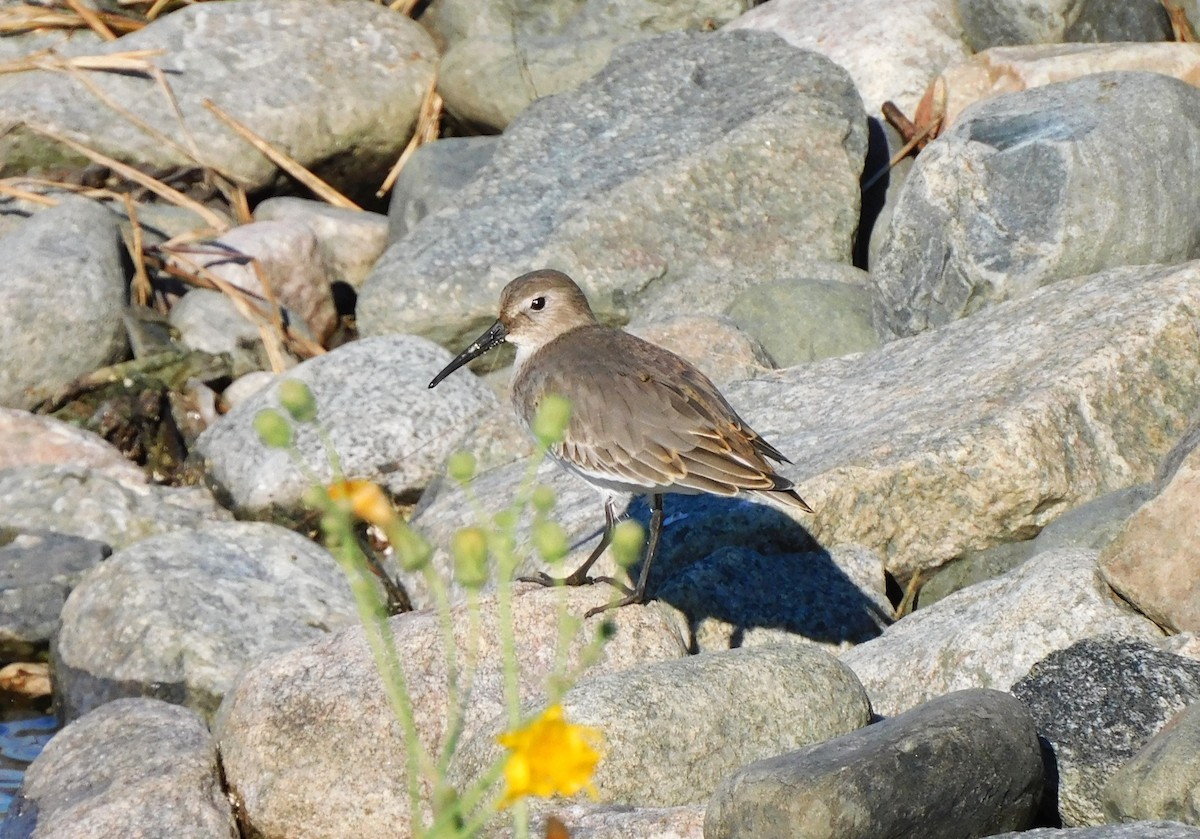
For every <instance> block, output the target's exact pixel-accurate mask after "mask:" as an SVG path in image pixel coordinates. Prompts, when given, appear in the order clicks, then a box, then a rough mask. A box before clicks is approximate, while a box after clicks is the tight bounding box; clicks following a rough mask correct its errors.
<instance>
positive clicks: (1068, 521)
mask: <svg viewBox="0 0 1200 839" xmlns="http://www.w3.org/2000/svg"><path fill="white" fill-rule="evenodd" d="M1153 496H1154V487H1153V486H1152V485H1151V484H1139V485H1138V486H1134V487H1129V488H1128V489H1119V490H1117V491H1116V492H1110V493H1108V494H1107V495H1101V496H1100V497H1099V498H1094V499H1092V500H1091V501H1088V502H1086V503H1084V504H1080V505H1079V506H1078V507H1076V508H1075V509H1074V510H1071V511H1070V512H1066V513H1063V514H1062V515H1061V516H1060V517H1058V518H1057V519H1055V520H1054V521H1052V522H1050V523H1049V524H1048V525H1046V526H1045V528H1043V529H1042V532H1041V533H1039V534H1038V535H1037V536H1036V537H1035V538H1033V539H1027V540H1025V541H1023V542H1006V543H1004V544H1002V545H995V546H994V547H991V548H986V549H984V550H982V551H967V552H966V553H965V554H964V555H963V557H962V558H961V559H957V560H955V561H954V562H951V563H949V564H947V565H944V566H942V567H941V568H939V569H938V570H937V572H936V573H935V574H934V576H933V577H931V578H930V579H929V581H928V582H926V583H923V584H922V585H921V590H920V600H919V601H918V602H919V605H920V606H921V607H925V606H929V605H932V604H933V603H936V602H937V601H938V600H941V599H942V598H943V597H945V596H946V595H947V594H951V593H953V592H955V591H958V590H959V589H961V588H966V587H967V586H969V585H973V584H974V583H979V582H982V581H984V580H990V579H992V578H993V577H999V576H1000V575H1001V574H1003V573H1005V572H1007V571H1011V570H1012V569H1013V568H1016V567H1017V566H1018V565H1020V564H1021V563H1022V562H1025V560H1027V559H1029V558H1030V557H1031V556H1034V555H1036V554H1039V553H1042V552H1044V551H1052V550H1057V549H1059V548H1093V549H1095V550H1098V551H1099V550H1103V549H1104V548H1105V546H1107V545H1108V543H1109V542H1111V541H1112V540H1113V538H1114V537H1115V536H1116V535H1117V534H1118V533H1119V532H1120V531H1121V528H1122V527H1124V525H1125V520H1126V519H1128V518H1129V517H1130V516H1131V515H1132V514H1133V513H1134V511H1135V510H1137V509H1138V508H1139V507H1141V506H1142V505H1143V504H1144V503H1146V501H1147V500H1148V499H1150V498H1152V497H1153Z"/></svg>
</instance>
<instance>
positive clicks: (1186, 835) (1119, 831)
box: [991, 821, 1200, 839]
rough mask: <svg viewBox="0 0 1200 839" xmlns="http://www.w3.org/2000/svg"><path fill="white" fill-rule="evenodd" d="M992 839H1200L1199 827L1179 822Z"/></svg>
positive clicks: (1104, 826)
mask: <svg viewBox="0 0 1200 839" xmlns="http://www.w3.org/2000/svg"><path fill="white" fill-rule="evenodd" d="M991 839H1200V827H1188V826H1187V825H1185V824H1180V823H1179V822H1162V821H1158V822H1130V823H1129V824H1102V825H1098V826H1096V827H1075V828H1068V829H1066V830H1055V829H1054V828H1051V827H1046V828H1041V829H1039V830H1026V831H1022V832H1020V833H997V834H996V835H995V836H992V837H991Z"/></svg>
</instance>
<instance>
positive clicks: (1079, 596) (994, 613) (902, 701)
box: [841, 549, 1162, 719]
mask: <svg viewBox="0 0 1200 839" xmlns="http://www.w3.org/2000/svg"><path fill="white" fill-rule="evenodd" d="M1096 555H1097V554H1096V552H1095V551H1088V550H1081V549H1075V550H1059V551H1048V552H1046V553H1043V554H1038V555H1037V556H1035V557H1034V558H1033V559H1031V560H1029V561H1028V562H1026V563H1025V564H1024V565H1022V566H1020V567H1019V568H1017V569H1015V570H1013V571H1010V572H1009V573H1008V574H1005V575H1004V576H1003V577H998V578H997V579H995V580H989V581H988V582H984V583H977V584H976V585H973V586H971V587H970V588H967V589H963V590H962V591H959V592H956V593H954V594H952V595H950V596H949V597H946V598H945V599H944V600H939V601H938V602H937V603H935V604H933V605H932V606H929V607H927V608H924V609H921V610H919V611H917V612H914V613H913V614H911V615H909V616H908V617H906V618H904V619H903V620H900V621H897V622H896V623H895V624H893V625H892V626H890V627H888V629H887V630H886V631H885V632H884V633H883V635H881V636H879V637H878V638H876V639H874V640H872V641H867V642H866V643H863V644H859V645H858V646H856V647H854V648H853V649H851V650H848V651H847V652H845V653H843V654H842V656H841V659H842V661H843V662H844V663H845V664H847V665H849V667H850V669H851V670H853V671H854V672H855V674H856V675H857V676H858V678H859V679H860V680H862V683H863V686H864V687H865V688H866V689H867V694H868V695H869V696H870V697H871V705H872V707H873V708H874V709H875V710H876V712H878V713H880V714H883V715H885V716H890V715H892V714H898V713H900V712H902V711H905V710H907V709H909V708H912V707H915V706H917V705H920V704H921V703H922V702H927V701H929V700H930V699H932V698H933V697H935V696H939V695H941V694H943V693H948V692H950V691H952V690H962V689H964V688H972V687H979V688H994V689H996V690H1008V689H1009V688H1010V687H1012V685H1013V683H1015V682H1016V681H1017V680H1019V679H1021V678H1023V677H1024V676H1025V675H1026V674H1027V673H1028V672H1029V668H1030V667H1032V666H1033V665H1034V664H1036V663H1037V662H1038V661H1040V660H1042V659H1044V658H1045V657H1046V656H1047V655H1049V654H1051V653H1053V652H1054V651H1056V650H1062V649H1064V648H1065V647H1068V646H1070V645H1071V644H1073V643H1075V642H1077V641H1080V640H1081V639H1087V638H1091V637H1095V636H1099V635H1105V634H1112V633H1122V634H1125V635H1129V636H1132V637H1134V638H1144V639H1148V640H1155V639H1157V638H1160V637H1162V636H1161V632H1160V631H1159V629H1158V628H1157V627H1156V626H1155V625H1154V624H1153V623H1151V622H1150V621H1148V620H1146V619H1145V618H1143V617H1142V616H1140V615H1137V614H1135V613H1133V612H1132V611H1130V610H1129V609H1128V608H1126V607H1124V606H1122V605H1120V604H1119V603H1118V602H1117V601H1116V600H1115V599H1114V598H1113V597H1112V595H1111V593H1110V592H1109V591H1108V588H1107V587H1106V586H1105V585H1104V584H1103V583H1102V582H1101V581H1100V580H1098V579H1097V578H1096V573H1095V568H1096ZM1039 719H1040V718H1039Z"/></svg>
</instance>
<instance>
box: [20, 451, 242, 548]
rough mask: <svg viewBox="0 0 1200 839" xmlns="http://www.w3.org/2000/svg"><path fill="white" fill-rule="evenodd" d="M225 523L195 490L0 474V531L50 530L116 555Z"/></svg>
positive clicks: (58, 473)
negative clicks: (163, 536) (155, 539)
mask: <svg viewBox="0 0 1200 839" xmlns="http://www.w3.org/2000/svg"><path fill="white" fill-rule="evenodd" d="M230 518H232V516H231V515H230V513H229V511H228V510H225V509H222V508H221V507H220V506H218V505H217V502H216V501H215V500H214V499H213V497H212V493H210V492H209V491H208V490H206V489H202V488H200V487H178V488H176V487H164V486H157V485H152V486H146V485H144V484H143V485H138V484H134V485H131V484H127V483H124V482H122V481H118V480H115V479H113V478H110V477H109V476H108V475H105V474H103V473H100V472H94V471H92V470H91V469H86V468H84V467H80V466H24V467H20V468H13V469H0V526H10V527H18V528H22V529H36V530H56V531H59V532H60V533H69V534H72V535H74V536H82V537H83V538H85V539H95V540H96V541H98V542H106V543H108V544H109V545H111V546H112V547H113V549H114V550H120V549H121V548H124V547H127V546H129V545H132V544H133V543H135V542H138V541H140V540H142V539H145V538H146V537H148V536H153V535H155V534H158V533H169V532H171V531H174V530H181V529H188V528H194V527H200V526H202V525H203V524H205V523H210V522H215V521H227V520H229V519H230Z"/></svg>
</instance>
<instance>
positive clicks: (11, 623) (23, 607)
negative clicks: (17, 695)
mask: <svg viewBox="0 0 1200 839" xmlns="http://www.w3.org/2000/svg"><path fill="white" fill-rule="evenodd" d="M111 553H112V550H111V549H110V548H109V547H108V545H106V544H104V543H103V542H95V541H92V540H91V539H81V538H79V537H78V536H68V535H66V534H63V533H55V532H54V531H52V530H31V531H19V530H8V529H5V530H3V531H0V661H21V660H26V659H32V658H35V657H38V656H41V655H43V654H44V653H45V652H46V650H47V649H48V648H49V645H50V639H51V637H52V636H53V635H54V633H55V632H57V631H58V614H59V612H61V611H62V607H63V603H64V602H65V601H66V599H67V595H68V594H70V592H71V589H72V588H74V586H75V584H76V583H77V582H78V581H79V578H80V576H81V575H82V574H83V572H84V571H86V570H87V569H89V568H91V567H92V566H93V565H96V564H97V563H99V562H101V561H102V560H103V559H104V558H105V557H107V556H108V555H109V554H111Z"/></svg>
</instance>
